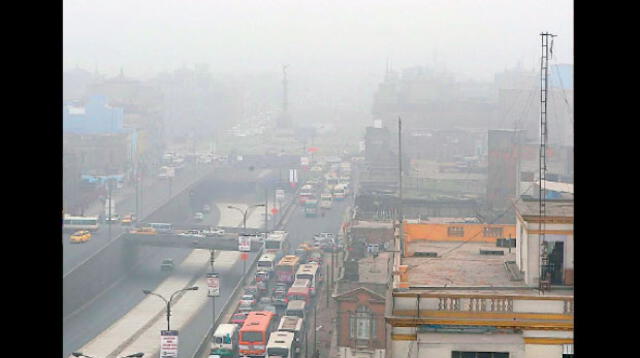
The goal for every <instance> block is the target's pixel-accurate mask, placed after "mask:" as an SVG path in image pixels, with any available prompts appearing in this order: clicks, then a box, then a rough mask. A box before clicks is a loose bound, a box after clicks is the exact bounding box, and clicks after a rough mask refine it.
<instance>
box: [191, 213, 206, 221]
mask: <svg viewBox="0 0 640 358" xmlns="http://www.w3.org/2000/svg"><path fill="white" fill-rule="evenodd" d="M193 220H195V221H202V220H204V214H203V213H201V212H199V211H198V212H197V213H195V214H194V215H193Z"/></svg>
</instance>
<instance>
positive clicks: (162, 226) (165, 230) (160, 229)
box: [147, 223, 173, 233]
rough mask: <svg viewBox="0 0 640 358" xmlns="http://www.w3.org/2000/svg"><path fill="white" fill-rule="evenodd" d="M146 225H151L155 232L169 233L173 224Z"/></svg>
mask: <svg viewBox="0 0 640 358" xmlns="http://www.w3.org/2000/svg"><path fill="white" fill-rule="evenodd" d="M147 226H149V227H152V228H154V229H155V230H156V231H157V232H161V233H170V232H171V231H173V225H171V224H169V223H149V225H147Z"/></svg>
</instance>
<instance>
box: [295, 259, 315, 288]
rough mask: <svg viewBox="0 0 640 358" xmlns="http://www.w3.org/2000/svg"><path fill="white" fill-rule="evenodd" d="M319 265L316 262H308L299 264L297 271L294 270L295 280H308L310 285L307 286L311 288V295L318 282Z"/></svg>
mask: <svg viewBox="0 0 640 358" xmlns="http://www.w3.org/2000/svg"><path fill="white" fill-rule="evenodd" d="M318 268H319V265H318V264H317V263H309V264H304V265H300V267H299V268H298V272H296V280H300V279H303V280H309V281H310V282H311V285H310V286H309V288H310V289H311V295H315V294H316V287H317V284H318V274H319V271H318Z"/></svg>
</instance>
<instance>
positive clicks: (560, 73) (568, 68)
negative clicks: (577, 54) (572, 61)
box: [549, 64, 573, 90]
mask: <svg viewBox="0 0 640 358" xmlns="http://www.w3.org/2000/svg"><path fill="white" fill-rule="evenodd" d="M549 85H550V86H551V87H555V88H560V89H565V90H569V89H573V65H568V64H560V65H553V66H550V67H549Z"/></svg>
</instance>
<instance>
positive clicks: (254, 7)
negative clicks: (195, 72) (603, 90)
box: [63, 0, 573, 80]
mask: <svg viewBox="0 0 640 358" xmlns="http://www.w3.org/2000/svg"><path fill="white" fill-rule="evenodd" d="M543 31H549V32H552V33H555V34H557V35H559V36H558V37H557V38H555V40H554V55H555V56H556V58H555V59H553V60H552V63H556V62H557V63H573V2H572V1H567V0H563V1H550V0H526V1H525V0H505V1H500V0H482V1H472V0H459V1H457V0H436V1H434V0H422V1H388V0H383V1H377V0H358V1H356V0H340V1H320V0H315V1H314V0H305V1H292V0H280V1H269V0H252V1H249V0H244V1H242V0H233V1H229V0H226V1H218V0H137V1H136V0H127V1H124V0H109V1H98V0H91V1H81V0H65V1H64V3H63V51H64V52H63V64H64V69H69V68H73V67H75V66H76V65H78V66H80V67H82V68H85V69H88V70H91V71H93V70H94V69H95V68H96V66H97V68H98V69H99V71H100V72H101V73H106V74H109V75H114V74H116V73H117V72H118V71H119V70H120V67H124V71H125V73H126V74H129V75H131V76H136V77H137V76H148V75H151V74H153V73H154V72H157V71H161V70H172V69H174V68H176V67H179V66H182V65H187V66H192V65H193V64H194V63H208V64H209V66H210V69H211V70H212V71H213V72H220V73H228V72H236V73H243V72H272V71H274V72H276V71H280V68H281V65H282V64H284V63H287V64H289V65H290V66H291V67H290V68H291V71H292V73H299V74H303V73H304V74H305V75H307V76H311V77H314V76H319V77H327V76H329V77H330V76H332V75H343V74H351V75H356V76H357V75H369V76H371V75H372V74H378V73H379V74H380V76H381V75H382V73H383V72H384V68H385V63H386V61H387V59H389V60H390V61H391V65H392V67H393V68H394V69H399V68H404V67H408V66H417V65H427V66H431V65H433V64H434V61H436V62H437V63H438V64H439V66H440V67H445V68H446V69H447V70H450V71H452V72H454V73H456V74H459V75H460V76H465V75H466V76H468V77H471V78H474V79H479V80H490V79H492V78H493V74H494V73H495V72H496V71H502V70H504V69H505V68H508V67H513V66H515V65H516V64H517V63H518V62H520V63H521V64H522V65H523V66H524V67H525V68H528V69H534V68H538V67H539V61H540V51H541V50H540V36H539V34H540V32H543Z"/></svg>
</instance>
